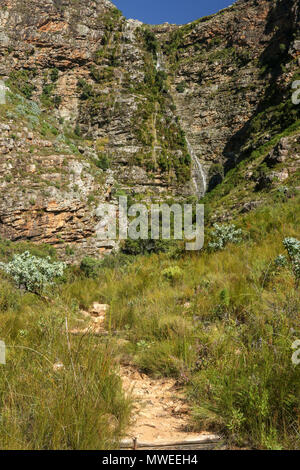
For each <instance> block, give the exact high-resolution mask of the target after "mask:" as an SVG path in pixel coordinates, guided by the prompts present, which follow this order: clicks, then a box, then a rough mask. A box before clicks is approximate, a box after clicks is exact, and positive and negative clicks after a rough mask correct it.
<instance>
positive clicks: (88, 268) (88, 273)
mask: <svg viewBox="0 0 300 470" xmlns="http://www.w3.org/2000/svg"><path fill="white" fill-rule="evenodd" d="M99 268H100V262H99V261H97V260H96V259H94V258H91V257H89V256H86V257H85V258H83V260H82V261H81V263H80V270H81V271H82V272H83V274H84V275H85V277H88V278H92V279H95V278H96V277H97V276H98V274H99Z"/></svg>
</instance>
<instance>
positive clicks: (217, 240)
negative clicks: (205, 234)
mask: <svg viewBox="0 0 300 470" xmlns="http://www.w3.org/2000/svg"><path fill="white" fill-rule="evenodd" d="M211 237H212V241H211V242H209V244H208V248H209V249H210V250H212V251H217V250H223V249H224V248H225V246H226V245H227V244H228V243H240V242H241V241H242V230H241V229H237V228H236V226H235V225H219V224H214V231H213V232H212V233H211Z"/></svg>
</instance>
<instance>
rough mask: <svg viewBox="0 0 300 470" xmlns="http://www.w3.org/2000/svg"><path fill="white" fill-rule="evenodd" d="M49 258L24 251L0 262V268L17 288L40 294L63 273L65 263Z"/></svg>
mask: <svg viewBox="0 0 300 470" xmlns="http://www.w3.org/2000/svg"><path fill="white" fill-rule="evenodd" d="M50 260H51V258H50V257H47V258H37V257H36V256H33V255H31V254H30V253H29V252H28V251H25V252H24V253H22V254H18V255H15V256H14V257H13V259H12V261H10V262H9V263H0V269H2V270H3V271H4V272H6V273H7V274H8V275H9V276H11V277H12V278H13V280H14V281H15V283H16V284H17V286H18V287H19V288H21V287H23V288H24V289H26V290H27V291H29V292H33V293H36V294H40V293H42V292H43V291H44V290H45V288H46V286H47V285H50V284H53V282H54V280H55V279H56V278H59V277H62V276H63V274H64V269H65V267H66V265H65V263H61V262H54V263H51V261H50Z"/></svg>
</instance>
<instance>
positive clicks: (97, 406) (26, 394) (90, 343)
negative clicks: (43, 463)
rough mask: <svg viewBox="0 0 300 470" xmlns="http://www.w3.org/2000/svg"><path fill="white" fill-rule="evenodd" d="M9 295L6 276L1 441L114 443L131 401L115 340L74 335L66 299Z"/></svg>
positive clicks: (30, 445)
mask: <svg viewBox="0 0 300 470" xmlns="http://www.w3.org/2000/svg"><path fill="white" fill-rule="evenodd" d="M12 289H13V288H12V287H11V290H12ZM15 294H17V292H16V291H15ZM11 295H12V292H10V291H9V290H8V288H7V285H6V283H5V282H4V283H3V284H2V283H1V284H0V299H1V297H2V298H4V296H5V298H6V301H5V302H4V301H3V300H2V302H1V313H0V331H1V333H0V336H1V339H4V340H5V343H6V345H7V363H6V365H0V415H1V425H0V448H1V449H35V450H37V449H113V448H117V447H118V441H119V439H120V437H121V436H122V435H123V434H124V430H125V428H126V425H127V423H128V419H129V416H130V406H131V405H130V401H129V400H128V399H127V398H125V397H124V394H123V391H122V387H121V381H120V377H119V376H118V375H117V374H116V373H115V371H114V369H115V364H114V361H113V357H114V352H113V349H112V347H111V346H110V345H109V344H105V343H101V342H99V340H97V339H95V338H93V337H90V336H85V337H84V336H83V337H81V338H77V337H71V335H70V334H69V326H68V323H69V322H71V324H72V321H74V318H72V313H70V312H71V308H70V310H69V307H68V305H67V304H63V303H62V302H60V301H59V302H57V303H55V302H53V303H52V304H51V305H46V304H45V303H44V302H42V301H41V300H39V299H37V298H36V297H35V296H34V295H32V294H24V295H21V294H19V297H20V299H18V294H17V295H16V302H17V303H18V301H19V305H18V306H17V309H16V310H17V311H15V307H16V305H15V304H14V301H13V300H12V298H11ZM66 319H67V320H66Z"/></svg>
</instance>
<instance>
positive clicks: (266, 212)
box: [0, 198, 300, 449]
mask: <svg viewBox="0 0 300 470" xmlns="http://www.w3.org/2000/svg"><path fill="white" fill-rule="evenodd" d="M235 223H236V224H237V225H238V226H239V227H241V228H242V229H243V232H244V241H243V242H242V244H240V245H228V246H227V247H226V249H224V250H223V251H219V252H216V253H210V252H208V251H206V250H204V251H203V252H201V253H187V254H185V255H183V256H182V257H181V258H178V257H177V258H176V259H173V258H172V257H171V256H170V255H168V254H160V255H158V254H154V255H151V256H140V257H137V258H136V259H135V261H134V262H132V263H129V264H126V266H125V267H124V266H121V265H120V266H118V264H115V265H114V267H103V268H102V270H101V271H100V272H99V276H98V277H97V278H96V279H86V278H85V277H84V276H83V274H82V273H80V271H79V270H78V269H73V268H71V269H70V270H69V272H68V273H67V275H66V277H65V280H64V283H63V284H61V285H60V286H56V287H55V288H54V291H53V296H52V301H51V303H47V302H45V301H42V300H41V299H40V298H38V297H37V296H34V295H33V294H28V293H27V294H26V293H22V292H21V291H17V290H16V289H15V287H14V286H13V285H12V284H11V282H10V281H9V279H8V278H4V277H3V278H2V279H1V281H0V282H1V284H0V328H1V339H5V341H6V343H7V344H8V346H9V348H8V361H7V365H6V366H1V368H0V413H1V417H2V421H1V427H0V447H1V448H17V449H21V448H25V449H33V448H35V449H45V448H49V449H90V448H96V449H104V448H113V447H115V446H117V442H118V440H119V438H120V436H121V435H122V434H123V433H124V430H125V428H126V424H127V423H128V419H129V414H130V403H129V401H128V400H127V399H126V398H125V397H124V395H123V392H122V388H121V384H120V379H119V378H118V376H117V375H116V374H115V373H114V365H115V364H116V362H117V361H126V362H127V361H128V360H130V361H131V362H133V363H135V364H136V365H137V366H138V367H139V368H140V369H142V370H144V371H146V372H147V373H149V374H153V375H154V376H171V377H175V378H177V380H178V381H179V382H181V383H182V384H185V385H186V387H187V388H186V390H187V397H188V399H189V400H190V402H191V404H192V406H193V410H194V412H193V423H191V425H193V426H194V429H199V430H209V429H213V430H216V431H218V432H223V433H224V434H225V435H226V436H227V437H228V439H229V442H230V441H232V442H234V443H235V444H236V443H238V444H241V445H246V446H248V447H255V448H269V449H279V448H297V447H298V446H299V444H300V442H299V432H300V429H299V422H300V411H299V410H300V366H295V365H294V364H293V363H292V361H291V356H292V352H293V351H292V349H291V345H292V343H293V342H294V341H295V339H299V338H300V324H299V323H300V319H299V311H300V299H299V291H298V290H297V287H296V282H295V278H294V276H293V272H292V270H291V269H289V268H288V267H286V268H281V269H278V268H276V267H275V265H274V259H275V258H276V257H277V256H278V255H279V254H281V253H284V247H283V245H282V241H283V239H284V238H285V237H298V236H299V198H295V199H292V200H289V201H287V202H285V203H280V202H278V203H274V205H273V206H272V207H262V208H261V209H259V210H257V211H256V212H253V213H250V214H248V215H246V216H243V217H242V218H240V219H238V220H236V221H235ZM3 256H4V257H5V256H6V255H5V254H4V255H3ZM167 268H176V269H171V270H169V271H168V272H170V273H171V272H180V273H181V275H180V276H178V277H176V278H174V279H171V278H169V277H168V276H165V275H164V273H165V272H166V271H165V270H166V269H167ZM178 268H179V269H178ZM94 301H98V302H103V303H108V304H110V310H109V314H108V316H107V325H106V326H107V329H108V330H109V331H111V332H112V333H113V332H116V331H117V332H118V336H117V337H115V336H113V335H112V336H109V337H108V339H107V340H103V339H102V340H101V339H97V338H93V337H88V336H85V337H82V338H78V337H72V338H70V337H69V336H68V335H67V331H66V318H67V322H68V324H69V325H74V324H76V322H78V320H80V316H79V309H87V308H88V307H89V306H90V304H91V303H92V302H94ZM57 363H62V364H63V368H62V369H59V370H55V368H53V365H54V364H57Z"/></svg>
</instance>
